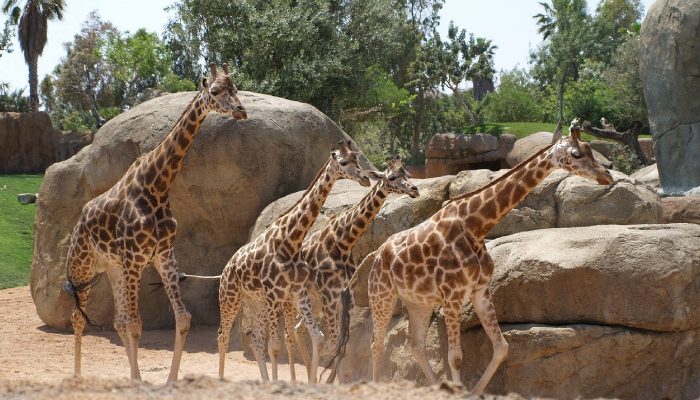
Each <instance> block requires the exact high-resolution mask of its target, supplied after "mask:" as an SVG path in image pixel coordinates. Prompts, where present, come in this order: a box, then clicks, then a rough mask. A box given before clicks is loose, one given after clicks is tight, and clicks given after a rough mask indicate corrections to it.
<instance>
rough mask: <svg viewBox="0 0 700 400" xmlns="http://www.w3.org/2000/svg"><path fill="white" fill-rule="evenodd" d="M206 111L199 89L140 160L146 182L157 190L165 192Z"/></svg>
mask: <svg viewBox="0 0 700 400" xmlns="http://www.w3.org/2000/svg"><path fill="white" fill-rule="evenodd" d="M208 112H209V111H208V108H207V107H205V106H204V99H203V98H202V96H201V93H200V94H198V95H197V96H196V97H195V98H194V99H193V100H192V102H190V104H189V105H188V106H187V108H186V109H185V111H183V113H182V116H181V117H180V119H179V120H178V121H177V123H175V126H174V127H173V129H172V130H171V131H170V133H168V135H167V136H166V137H165V138H164V139H163V141H162V142H161V143H160V144H159V145H158V146H156V148H154V149H153V150H152V151H151V152H150V153H149V154H148V155H147V156H146V159H145V162H144V163H142V164H141V170H142V173H143V176H144V180H145V183H146V184H152V185H153V187H154V188H155V189H156V190H157V191H158V192H160V193H167V192H168V191H169V190H170V188H171V187H172V185H173V182H174V181H175V177H176V176H177V174H178V172H179V171H180V168H182V164H183V160H184V158H185V155H186V154H187V151H188V150H189V149H190V147H191V146H192V143H193V142H194V138H195V136H196V135H197V133H199V128H200V126H201V125H202V121H204V118H205V117H206V116H207V114H208Z"/></svg>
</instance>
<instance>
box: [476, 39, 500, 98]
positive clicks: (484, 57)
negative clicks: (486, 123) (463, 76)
mask: <svg viewBox="0 0 700 400" xmlns="http://www.w3.org/2000/svg"><path fill="white" fill-rule="evenodd" d="M469 47H471V53H472V55H473V56H475V57H476V61H475V62H474V65H473V66H472V68H471V71H470V72H471V73H470V78H471V80H472V86H473V87H474V98H475V99H476V100H479V101H481V100H483V99H484V97H485V96H486V94H487V93H489V92H493V89H494V87H493V74H494V73H495V72H496V69H495V68H494V66H493V56H494V52H495V51H496V49H497V48H498V46H496V45H493V44H491V40H489V39H485V38H476V40H472V43H470V46H469Z"/></svg>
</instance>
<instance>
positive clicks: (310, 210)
mask: <svg viewBox="0 0 700 400" xmlns="http://www.w3.org/2000/svg"><path fill="white" fill-rule="evenodd" d="M338 178H340V173H339V171H338V170H337V169H336V166H335V165H334V164H333V163H331V162H330V160H329V161H328V162H327V163H326V165H325V166H324V167H323V169H322V170H321V171H320V173H319V174H318V175H317V176H316V179H315V180H314V181H313V182H312V183H311V185H310V186H309V188H308V189H307V190H306V192H304V195H303V196H302V197H301V199H299V201H298V202H297V203H296V204H295V205H294V206H293V207H292V208H290V209H289V211H287V213H285V214H284V216H283V217H282V218H281V219H280V220H279V223H278V225H277V227H278V229H281V230H282V231H283V232H286V235H285V237H284V241H285V242H287V245H286V246H285V247H286V248H287V250H288V251H290V253H291V254H295V253H297V252H298V251H299V249H300V248H301V244H302V242H303V241H304V238H305V237H306V234H307V233H308V232H309V229H311V226H312V225H313V224H314V222H315V221H316V217H318V214H319V213H320V212H321V207H322V206H323V203H325V202H326V198H327V197H328V195H329V194H330V192H331V189H332V188H333V184H334V183H335V181H336V180H338Z"/></svg>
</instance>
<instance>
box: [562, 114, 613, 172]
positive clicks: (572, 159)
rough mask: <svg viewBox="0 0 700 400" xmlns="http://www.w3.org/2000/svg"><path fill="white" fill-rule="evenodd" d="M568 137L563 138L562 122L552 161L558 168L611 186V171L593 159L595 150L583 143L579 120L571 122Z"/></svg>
mask: <svg viewBox="0 0 700 400" xmlns="http://www.w3.org/2000/svg"><path fill="white" fill-rule="evenodd" d="M569 131H570V134H569V136H568V137H565V138H562V137H561V122H560V123H559V125H558V126H557V130H556V132H555V133H554V137H553V138H552V143H554V147H553V151H554V153H553V155H552V161H553V162H554V164H555V165H557V166H558V167H560V168H562V169H564V170H566V171H567V172H570V173H572V174H574V175H578V176H581V177H584V178H588V179H591V180H594V181H596V182H598V183H599V184H601V185H609V184H611V183H612V182H613V178H612V175H610V171H608V170H607V168H605V167H604V166H603V165H602V164H600V163H599V162H598V161H596V160H595V159H594V158H593V150H592V149H591V145H589V144H588V143H587V142H583V141H581V125H580V123H579V120H578V118H577V119H575V120H573V121H572V122H571V127H570V129H569Z"/></svg>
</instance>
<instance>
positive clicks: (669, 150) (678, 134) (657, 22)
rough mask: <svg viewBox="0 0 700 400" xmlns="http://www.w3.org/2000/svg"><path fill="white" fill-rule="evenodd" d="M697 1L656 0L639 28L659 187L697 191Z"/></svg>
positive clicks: (699, 154) (699, 27) (699, 58)
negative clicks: (695, 189)
mask: <svg viewBox="0 0 700 400" xmlns="http://www.w3.org/2000/svg"><path fill="white" fill-rule="evenodd" d="M698 32H700V0H658V1H656V2H655V3H654V4H653V5H652V6H651V8H649V12H648V13H647V16H646V18H645V19H644V23H643V24H642V30H641V33H640V40H641V50H640V54H641V59H640V75H641V78H642V83H643V88H644V98H645V100H646V102H647V107H648V109H649V122H650V124H651V131H652V134H653V136H654V153H655V155H656V163H657V165H658V168H659V178H660V181H661V188H662V189H663V191H664V192H666V193H669V194H674V193H682V192H686V191H688V190H691V189H693V188H697V187H700V120H698V116H699V115H700V96H698V93H700V51H698V48H699V47H700V35H699V34H698Z"/></svg>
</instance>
